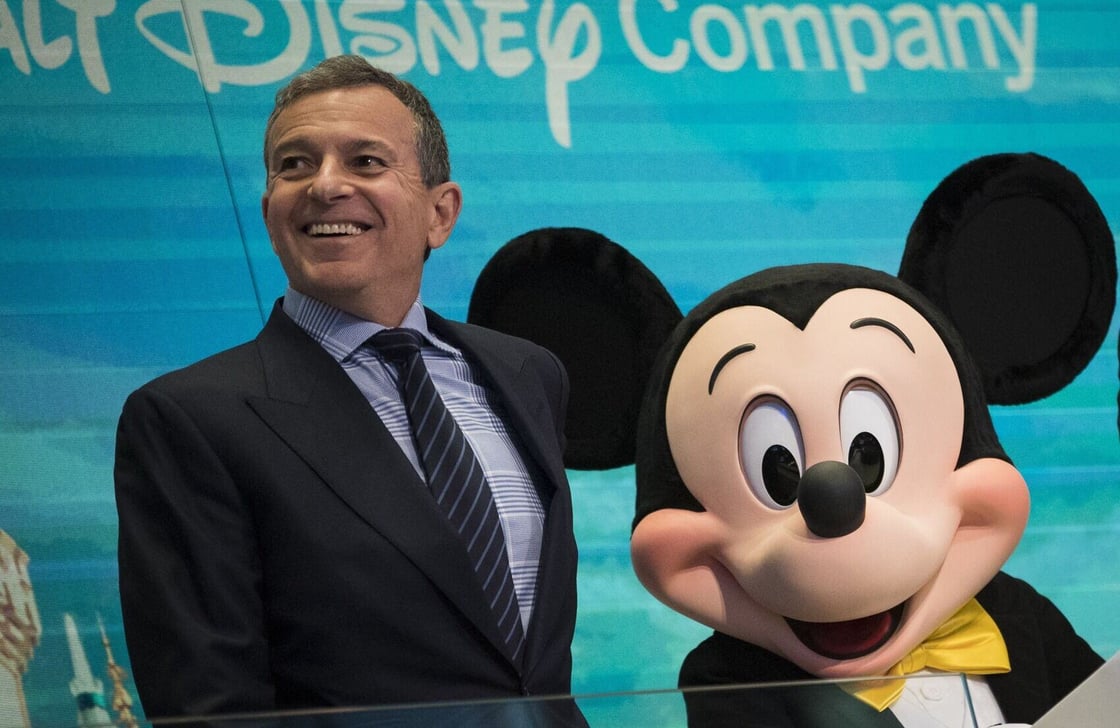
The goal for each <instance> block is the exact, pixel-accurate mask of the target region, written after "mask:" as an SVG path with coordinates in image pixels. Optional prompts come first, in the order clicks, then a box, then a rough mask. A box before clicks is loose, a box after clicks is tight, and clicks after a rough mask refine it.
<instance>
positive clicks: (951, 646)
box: [848, 599, 1011, 711]
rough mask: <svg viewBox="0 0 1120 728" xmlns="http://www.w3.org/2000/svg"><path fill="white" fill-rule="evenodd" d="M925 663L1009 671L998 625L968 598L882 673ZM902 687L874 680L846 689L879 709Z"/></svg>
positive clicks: (900, 672) (976, 671)
mask: <svg viewBox="0 0 1120 728" xmlns="http://www.w3.org/2000/svg"><path fill="white" fill-rule="evenodd" d="M927 667H930V668H933V669H935V670H943V671H945V672H955V673H966V674H969V675H995V674H997V673H1001V672H1010V671H1011V661H1010V659H1009V658H1008V656H1007V645H1005V644H1004V642H1003V635H1002V634H1000V631H999V627H998V626H997V625H996V623H995V621H994V620H993V619H992V618H991V616H990V615H989V614H988V613H987V612H985V611H984V608H983V607H981V606H980V602H978V601H976V600H975V599H972V600H970V601H969V602H968V603H967V604H965V605H964V606H963V607H961V608H960V610H958V611H957V613H956V614H954V615H953V616H952V617H950V618H949V619H948V621H946V622H945V623H944V624H943V625H941V626H940V627H938V628H937V629H935V630H934V631H933V633H932V634H931V635H930V636H929V637H927V638H926V639H925V641H924V642H922V644H920V645H918V646H917V647H915V648H914V650H913V651H912V652H911V653H910V654H909V655H907V656H906V657H904V658H902V660H901V661H899V662H898V664H896V665H895V666H894V667H892V668H891V669H890V670H888V671H887V674H886V676H884V677H900V678H901V677H903V676H905V675H909V674H911V673H915V672H918V671H919V670H924V669H925V668H927ZM904 687H905V680H875V681H871V682H869V683H853V684H852V687H851V688H848V689H849V691H850V692H851V693H852V694H853V695H855V696H856V697H857V698H859V699H860V700H862V701H863V702H865V703H867V704H868V705H870V706H871V707H873V708H875V709H876V710H879V711H883V710H886V709H887V708H889V707H890V706H891V705H893V704H894V702H895V701H896V700H898V698H899V696H901V695H902V690H903V688H904Z"/></svg>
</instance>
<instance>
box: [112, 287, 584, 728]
mask: <svg viewBox="0 0 1120 728" xmlns="http://www.w3.org/2000/svg"><path fill="white" fill-rule="evenodd" d="M428 320H429V326H430V328H431V329H432V331H433V332H434V333H435V334H436V335H438V336H440V337H441V338H443V339H445V340H446V341H448V342H450V343H451V344H453V345H454V346H456V347H458V348H460V349H462V351H463V352H464V353H465V354H466V356H467V357H468V358H469V359H470V360H471V361H472V362H474V363H475V364H476V365H477V367H478V369H479V370H480V371H481V372H482V373H484V375H485V377H486V380H487V382H488V384H489V385H490V386H492V387H493V389H494V390H495V391H496V392H497V395H498V400H499V401H500V402H501V403H502V404H503V406H504V408H505V416H506V417H507V422H508V423H509V425H510V429H511V430H512V432H514V433H517V435H518V436H519V437H520V440H521V442H520V445H521V447H522V450H523V452H524V453H525V455H526V456H527V457H528V458H530V459H531V460H532V461H533V462H534V464H535V466H536V469H537V470H538V471H539V472H541V473H543V474H544V478H543V480H544V482H542V483H540V486H539V487H540V490H541V497H542V501H543V503H544V504H545V506H546V509H547V510H546V519H547V520H546V523H545V533H544V540H543V544H542V553H541V564H540V576H539V586H538V595H537V599H536V607H535V610H534V613H533V618H532V620H531V623H530V625H529V629H528V632H527V635H526V638H527V644H526V652H525V658H524V663H523V664H521V665H514V664H511V663H510V661H509V660H508V659H507V658H506V657H504V656H503V653H502V650H501V649H500V648H499V645H500V638H499V636H498V634H497V628H496V625H495V623H494V618H493V616H492V615H491V614H490V611H489V608H488V606H487V603H486V601H485V598H484V597H483V594H482V591H481V588H480V587H479V586H478V585H477V582H476V580H475V579H474V578H473V569H472V567H471V564H470V561H469V559H468V556H467V554H466V550H465V548H464V546H463V545H462V543H461V540H460V539H459V538H458V537H457V534H456V533H455V532H454V530H453V529H452V527H451V526H450V525H449V523H448V521H447V519H446V518H445V517H444V516H443V515H442V514H441V512H440V511H439V509H438V506H437V505H436V504H435V501H434V500H433V499H432V498H431V496H430V495H429V493H428V492H427V489H426V488H425V487H424V485H423V484H422V482H421V481H420V480H419V479H418V477H417V475H416V473H415V471H414V469H413V468H412V466H411V465H410V464H409V462H408V460H407V458H405V456H404V455H403V454H402V453H401V451H400V448H399V447H398V446H397V444H396V442H395V441H394V440H393V438H392V436H391V435H390V434H389V432H388V431H387V430H386V429H385V427H384V426H383V425H382V423H381V421H380V420H379V419H378V417H377V415H376V414H375V413H374V411H373V409H372V408H371V407H370V406H369V404H368V403H367V402H366V400H365V398H364V397H363V396H362V394H361V393H360V392H359V390H358V388H357V387H356V386H355V385H354V384H353V383H352V382H351V381H350V379H349V377H348V376H347V375H346V374H345V372H343V370H342V368H341V367H339V366H338V364H337V363H336V362H335V361H334V360H333V359H332V358H331V357H330V355H329V354H327V353H326V352H325V351H324V350H323V349H322V347H321V346H320V345H319V344H318V343H316V342H315V341H313V340H312V339H311V338H310V337H309V336H307V334H306V333H304V331H303V330H302V329H300V328H299V327H298V326H297V325H296V324H295V323H294V322H292V321H291V319H289V318H288V317H287V315H285V314H284V313H283V312H282V310H281V309H280V307H279V304H278V305H277V307H276V308H275V309H274V310H273V312H272V315H271V317H270V319H269V321H268V322H267V324H266V325H265V327H264V329H263V330H262V331H261V333H260V335H259V336H258V337H257V338H256V339H255V340H254V341H252V342H249V343H246V344H243V345H241V346H239V347H236V348H234V349H231V350H229V351H226V352H223V353H220V354H217V355H215V356H213V357H210V358H208V359H206V360H203V361H201V362H199V363H197V364H194V365H192V366H190V367H187V368H185V369H182V370H179V371H176V372H173V373H170V374H167V375H165V376H162V377H160V378H158V379H156V380H154V381H152V382H150V383H148V384H147V385H145V386H144V387H142V388H140V389H139V390H137V391H136V392H134V393H133V394H132V395H131V396H130V397H129V399H128V401H127V402H126V404H125V406H124V410H123V413H122V415H121V419H120V423H119V429H118V438H117V463H116V470H115V478H116V489H117V502H118V512H119V518H120V543H119V565H120V585H121V601H122V612H123V616H124V624H125V633H126V640H127V644H128V651H129V656H130V659H131V662H132V669H133V673H134V679H135V683H136V687H137V691H138V693H139V695H140V698H141V702H142V704H143V707H144V709H145V712H146V714H147V716H148V717H149V718H151V717H153V716H172V715H202V714H216V713H229V712H236V711H258V710H270V709H276V708H304V707H318V706H356V705H373V704H383V703H402V702H415V701H447V700H461V699H476V698H507V697H518V696H522V695H554V694H567V693H569V692H570V691H571V686H570V675H571V648H570V646H571V640H572V634H573V630H574V623H575V612H576V591H575V575H576V547H575V542H574V539H573V535H572V511H571V497H570V493H569V490H568V483H567V479H566V476H565V473H564V466H563V462H562V459H561V458H562V452H563V445H564V438H563V422H564V416H565V408H566V406H567V396H568V382H567V377H566V374H565V373H564V371H563V368H562V366H561V365H560V363H559V361H558V360H557V359H556V357H555V356H553V355H552V354H551V353H549V352H547V351H546V350H544V349H542V348H540V347H538V346H536V345H534V344H531V343H529V342H526V341H523V340H521V339H516V338H513V337H509V336H506V335H503V334H499V333H497V332H493V331H488V330H485V329H480V328H478V327H475V326H471V325H468V324H461V323H454V322H450V321H446V320H444V319H442V318H440V317H439V316H437V315H435V314H434V313H432V312H430V311H429V312H428Z"/></svg>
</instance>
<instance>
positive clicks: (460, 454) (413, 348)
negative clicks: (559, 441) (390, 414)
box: [369, 329, 525, 665]
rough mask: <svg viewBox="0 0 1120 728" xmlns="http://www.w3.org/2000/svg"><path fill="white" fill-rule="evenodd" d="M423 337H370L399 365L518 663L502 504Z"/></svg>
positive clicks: (443, 491) (446, 495)
mask: <svg viewBox="0 0 1120 728" xmlns="http://www.w3.org/2000/svg"><path fill="white" fill-rule="evenodd" d="M423 342H424V337H423V335H422V334H420V332H418V331H415V330H413V329H385V330H383V331H380V332H378V333H376V334H374V335H373V336H372V337H370V339H369V343H370V345H372V346H373V347H374V348H375V349H376V350H377V351H378V352H379V353H380V354H381V356H382V357H383V358H384V359H385V360H386V361H387V362H389V363H390V364H392V366H393V367H394V368H395V369H396V371H397V386H398V388H399V389H400V392H401V398H402V399H403V401H404V404H405V408H406V409H407V410H408V420H409V423H410V424H411V425H412V436H413V438H414V441H415V443H416V449H417V451H418V453H419V454H420V459H421V461H422V463H423V465H424V470H425V472H426V473H427V476H428V488H429V489H430V490H431V492H432V495H433V496H434V497H435V499H436V502H437V503H439V505H440V507H441V508H442V509H443V511H444V513H446V514H447V518H448V519H449V520H450V521H451V525H452V526H454V527H455V530H457V531H458V532H459V535H460V536H462V538H463V541H464V542H465V543H466V546H467V552H468V553H469V554H470V557H471V561H472V562H473V563H474V569H475V573H476V574H477V575H478V578H479V581H480V582H481V584H482V591H483V592H484V593H485V594H486V597H487V599H489V601H490V608H491V609H492V610H493V612H494V615H495V616H496V617H497V619H498V628H499V631H500V632H501V635H502V637H503V638H504V639H505V642H506V646H507V648H508V651H509V657H510V658H511V659H512V660H513V662H514V664H518V665H519V664H520V663H521V652H522V649H523V647H524V642H525V634H524V630H523V629H522V626H521V612H520V610H519V609H518V604H517V594H516V593H515V592H514V589H513V574H512V572H511V571H510V567H509V558H508V557H507V555H506V540H505V536H504V534H503V533H502V525H501V522H500V521H499V520H498V509H497V506H496V505H495V504H494V498H493V496H492V495H491V493H490V486H489V485H488V484H487V483H486V476H485V475H484V474H483V472H482V465H481V464H480V463H479V462H478V459H477V457H476V456H475V453H474V450H472V449H471V445H470V443H469V442H468V441H467V438H466V436H465V435H464V434H463V431H462V430H460V429H459V426H458V425H457V424H456V423H455V420H454V418H452V416H451V413H450V412H448V411H447V406H446V405H445V404H444V403H443V399H442V398H441V397H440V396H439V392H438V391H436V387H435V384H433V383H432V378H431V375H430V374H429V373H428V368H427V367H426V366H425V365H424V358H423V357H422V356H421V355H420V347H421V345H422V344H423Z"/></svg>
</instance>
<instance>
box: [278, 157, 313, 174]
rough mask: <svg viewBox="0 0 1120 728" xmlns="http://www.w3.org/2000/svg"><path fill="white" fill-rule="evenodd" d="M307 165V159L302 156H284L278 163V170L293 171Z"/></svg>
mask: <svg viewBox="0 0 1120 728" xmlns="http://www.w3.org/2000/svg"><path fill="white" fill-rule="evenodd" d="M306 167H307V161H306V160H304V159H303V158H302V157H284V158H282V159H281V160H280V162H279V163H278V164H277V165H276V171H277V172H291V171H293V170H298V169H304V168H306Z"/></svg>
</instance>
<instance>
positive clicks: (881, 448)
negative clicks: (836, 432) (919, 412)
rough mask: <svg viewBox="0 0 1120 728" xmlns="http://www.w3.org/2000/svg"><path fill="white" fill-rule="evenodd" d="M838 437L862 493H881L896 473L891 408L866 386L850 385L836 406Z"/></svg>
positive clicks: (897, 439) (895, 433)
mask: <svg viewBox="0 0 1120 728" xmlns="http://www.w3.org/2000/svg"><path fill="white" fill-rule="evenodd" d="M840 437H841V438H842V441H843V442H844V443H846V444H847V446H848V465H850V466H851V467H852V469H853V470H855V471H856V473H858V474H859V477H860V479H861V480H862V481H863V487H864V490H866V491H867V492H868V493H870V494H872V495H881V494H882V493H885V492H886V491H887V490H888V489H889V488H890V487H891V484H892V483H893V482H894V476H895V475H896V474H897V473H898V462H899V457H900V454H901V449H902V447H901V446H902V441H901V436H900V433H899V428H898V419H897V417H895V412H894V407H893V406H892V404H891V402H890V400H889V399H887V397H886V394H885V393H884V392H883V391H882V390H880V389H879V388H878V387H876V386H875V385H873V384H871V383H870V382H858V383H856V384H854V385H852V386H851V387H850V388H849V389H848V391H847V392H845V394H844V398H843V400H842V401H841V402H840Z"/></svg>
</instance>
